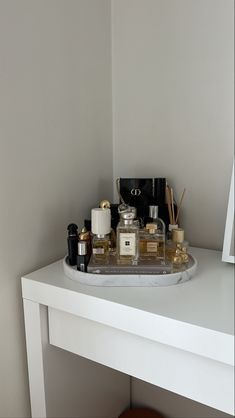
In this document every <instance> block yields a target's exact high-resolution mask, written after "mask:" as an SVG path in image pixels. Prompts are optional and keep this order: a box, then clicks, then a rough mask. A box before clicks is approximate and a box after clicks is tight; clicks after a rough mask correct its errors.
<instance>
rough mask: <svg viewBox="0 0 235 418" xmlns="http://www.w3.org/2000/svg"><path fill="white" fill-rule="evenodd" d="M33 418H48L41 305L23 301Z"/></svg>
mask: <svg viewBox="0 0 235 418" xmlns="http://www.w3.org/2000/svg"><path fill="white" fill-rule="evenodd" d="M23 304H24V321H25V334H26V349H27V359H28V374H29V391H30V402H31V412H32V418H45V417H46V399H45V384H44V369H43V353H42V334H41V320H40V305H39V304H38V303H35V302H32V301H31V300H27V299H23Z"/></svg>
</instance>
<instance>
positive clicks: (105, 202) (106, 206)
mask: <svg viewBox="0 0 235 418" xmlns="http://www.w3.org/2000/svg"><path fill="white" fill-rule="evenodd" d="M99 206H100V208H102V209H110V202H109V200H101V202H100V205H99Z"/></svg>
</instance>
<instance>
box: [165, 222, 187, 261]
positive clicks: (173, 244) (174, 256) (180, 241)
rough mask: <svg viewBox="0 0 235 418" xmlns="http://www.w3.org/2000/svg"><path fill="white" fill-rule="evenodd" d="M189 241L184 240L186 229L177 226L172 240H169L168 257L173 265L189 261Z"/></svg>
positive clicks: (173, 231)
mask: <svg viewBox="0 0 235 418" xmlns="http://www.w3.org/2000/svg"><path fill="white" fill-rule="evenodd" d="M187 251H188V242H187V241H185V240H184V230H183V229H182V228H177V229H173V230H172V240H168V241H167V246H166V258H167V259H168V260H169V261H171V262H172V264H173V265H176V266H177V265H178V266H181V265H182V264H186V263H188V261H189V256H188V254H187Z"/></svg>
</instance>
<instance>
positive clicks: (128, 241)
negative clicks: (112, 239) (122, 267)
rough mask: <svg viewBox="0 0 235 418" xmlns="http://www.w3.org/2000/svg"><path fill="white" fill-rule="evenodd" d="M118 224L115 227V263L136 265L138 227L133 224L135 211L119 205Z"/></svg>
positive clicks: (132, 208)
mask: <svg viewBox="0 0 235 418" xmlns="http://www.w3.org/2000/svg"><path fill="white" fill-rule="evenodd" d="M119 214H120V222H119V223H118V226H117V263H119V264H136V263H137V260H138V232H139V227H138V225H137V224H136V223H135V222H134V220H135V217H136V209H135V208H134V207H130V206H129V207H128V206H126V207H125V205H120V208H119Z"/></svg>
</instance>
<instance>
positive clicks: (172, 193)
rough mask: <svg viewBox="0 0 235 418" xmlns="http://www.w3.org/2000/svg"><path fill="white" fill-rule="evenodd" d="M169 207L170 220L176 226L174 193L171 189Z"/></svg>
mask: <svg viewBox="0 0 235 418" xmlns="http://www.w3.org/2000/svg"><path fill="white" fill-rule="evenodd" d="M171 207H172V220H173V225H175V224H176V221H175V208H174V192H173V189H172V187H171Z"/></svg>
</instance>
